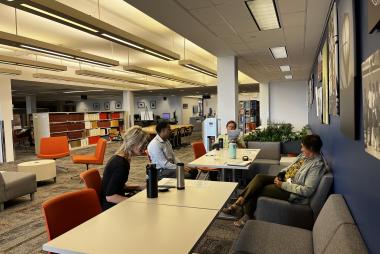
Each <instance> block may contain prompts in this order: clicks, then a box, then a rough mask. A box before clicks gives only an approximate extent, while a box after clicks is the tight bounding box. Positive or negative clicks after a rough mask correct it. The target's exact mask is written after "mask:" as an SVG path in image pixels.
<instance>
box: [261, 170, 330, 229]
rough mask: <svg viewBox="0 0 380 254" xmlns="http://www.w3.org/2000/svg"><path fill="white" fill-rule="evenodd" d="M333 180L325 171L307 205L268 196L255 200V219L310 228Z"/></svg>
mask: <svg viewBox="0 0 380 254" xmlns="http://www.w3.org/2000/svg"><path fill="white" fill-rule="evenodd" d="M332 182H333V174H332V173H331V172H327V173H326V174H325V175H324V176H322V179H321V181H320V183H319V185H318V187H317V190H316V191H315V193H314V195H313V196H312V197H311V198H310V204H309V205H298V204H293V203H290V202H288V201H284V200H278V199H274V198H269V197H260V198H259V199H258V200H257V208H256V212H255V217H256V219H257V220H261V221H268V222H273V223H278V224H283V225H289V226H294V227H300V228H305V229H311V228H312V227H313V225H314V221H315V219H316V218H317V216H318V214H319V212H320V211H321V209H322V206H323V205H324V203H325V201H326V199H327V197H328V195H329V192H330V189H331V186H332Z"/></svg>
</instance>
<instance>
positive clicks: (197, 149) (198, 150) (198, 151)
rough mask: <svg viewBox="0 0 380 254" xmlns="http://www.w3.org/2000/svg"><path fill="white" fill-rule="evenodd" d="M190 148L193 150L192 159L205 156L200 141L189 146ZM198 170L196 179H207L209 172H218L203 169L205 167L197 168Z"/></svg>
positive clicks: (203, 146)
mask: <svg viewBox="0 0 380 254" xmlns="http://www.w3.org/2000/svg"><path fill="white" fill-rule="evenodd" d="M191 146H192V148H193V153H194V159H198V158H199V157H201V156H203V155H205V154H206V148H205V145H204V144H203V142H202V141H197V142H194V143H192V144H191ZM198 170H199V173H198V175H197V178H196V179H208V178H209V175H210V172H218V171H220V169H218V168H205V167H201V168H198Z"/></svg>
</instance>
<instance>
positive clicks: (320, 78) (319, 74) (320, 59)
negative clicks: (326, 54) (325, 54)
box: [317, 51, 322, 82]
mask: <svg viewBox="0 0 380 254" xmlns="http://www.w3.org/2000/svg"><path fill="white" fill-rule="evenodd" d="M317 68H318V70H317V80H318V82H322V51H321V52H319V54H318V66H317Z"/></svg>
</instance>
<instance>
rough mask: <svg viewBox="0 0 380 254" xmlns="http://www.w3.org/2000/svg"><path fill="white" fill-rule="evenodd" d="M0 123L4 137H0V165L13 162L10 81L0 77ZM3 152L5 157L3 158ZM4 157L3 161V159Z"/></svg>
mask: <svg viewBox="0 0 380 254" xmlns="http://www.w3.org/2000/svg"><path fill="white" fill-rule="evenodd" d="M0 87H1V93H0V121H2V122H3V129H4V132H3V133H4V137H2V134H1V135H0V137H1V139H0V163H3V162H10V161H14V150H13V133H12V120H13V105H12V88H11V79H10V78H6V77H0ZM3 152H4V153H5V156H3V155H4V154H3ZM4 157H5V161H3V158H4Z"/></svg>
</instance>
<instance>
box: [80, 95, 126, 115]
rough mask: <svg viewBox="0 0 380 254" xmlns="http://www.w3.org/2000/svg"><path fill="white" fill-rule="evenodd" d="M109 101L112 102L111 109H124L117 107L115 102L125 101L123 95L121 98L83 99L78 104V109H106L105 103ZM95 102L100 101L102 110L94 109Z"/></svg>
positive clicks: (81, 110) (83, 110)
mask: <svg viewBox="0 0 380 254" xmlns="http://www.w3.org/2000/svg"><path fill="white" fill-rule="evenodd" d="M105 102H109V103H110V109H109V111H113V110H117V111H122V110H123V108H121V109H116V108H115V103H116V102H120V103H123V97H122V96H120V98H116V99H115V100H96V101H95V100H83V101H80V102H78V103H77V104H76V111H77V112H87V111H106V110H105V109H104V103H105ZM94 103H99V104H100V110H94V108H93V105H94Z"/></svg>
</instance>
